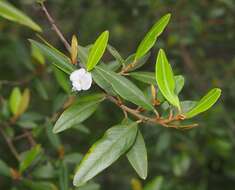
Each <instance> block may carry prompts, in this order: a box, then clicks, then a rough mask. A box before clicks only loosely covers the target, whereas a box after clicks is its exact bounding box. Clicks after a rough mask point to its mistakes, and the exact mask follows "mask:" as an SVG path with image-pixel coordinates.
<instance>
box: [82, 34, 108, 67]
mask: <svg viewBox="0 0 235 190" xmlns="http://www.w3.org/2000/svg"><path fill="white" fill-rule="evenodd" d="M108 39H109V32H108V31H104V32H103V33H102V34H101V35H100V36H99V37H98V39H97V40H96V41H95V44H94V45H93V46H92V48H91V50H90V52H89V55H88V60H87V65H86V66H87V70H88V71H90V70H92V69H93V68H94V67H95V66H96V64H97V63H98V62H99V61H100V59H101V57H102V56H103V54H104V52H105V48H106V46H107V44H108Z"/></svg>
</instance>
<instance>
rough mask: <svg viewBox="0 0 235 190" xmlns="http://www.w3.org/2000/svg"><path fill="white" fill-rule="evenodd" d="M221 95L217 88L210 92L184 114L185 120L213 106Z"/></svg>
mask: <svg viewBox="0 0 235 190" xmlns="http://www.w3.org/2000/svg"><path fill="white" fill-rule="evenodd" d="M220 95H221V90H220V89H219V88H214V89H212V90H210V91H209V92H208V93H207V94H206V95H205V96H204V97H203V98H202V99H201V100H200V101H199V102H198V103H197V104H196V106H195V107H194V108H192V109H191V110H190V111H189V112H187V113H186V114H185V116H186V117H187V118H192V117H194V116H196V115H198V114H200V113H202V112H204V111H206V110H208V109H209V108H210V107H211V106H213V105H214V104H215V103H216V101H217V100H218V99H219V97H220Z"/></svg>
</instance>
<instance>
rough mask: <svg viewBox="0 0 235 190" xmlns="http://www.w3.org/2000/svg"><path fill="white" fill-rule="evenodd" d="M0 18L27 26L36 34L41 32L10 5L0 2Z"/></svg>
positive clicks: (29, 19)
mask: <svg viewBox="0 0 235 190" xmlns="http://www.w3.org/2000/svg"><path fill="white" fill-rule="evenodd" d="M0 16H2V17H4V18H6V19H8V20H11V21H14V22H17V23H19V24H22V25H24V26H27V27H29V28H31V29H33V30H35V31H37V32H41V31H42V29H41V28H40V26H38V24H36V23H35V22H34V21H32V19H31V18H29V17H28V16H26V15H25V14H24V13H23V12H21V11H20V10H18V9H17V8H15V7H14V6H12V5H11V4H10V3H7V2H6V1H0Z"/></svg>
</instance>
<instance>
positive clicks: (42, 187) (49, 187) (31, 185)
mask: <svg viewBox="0 0 235 190" xmlns="http://www.w3.org/2000/svg"><path fill="white" fill-rule="evenodd" d="M22 183H23V184H24V186H25V187H27V189H30V190H58V188H57V187H56V186H55V185H54V184H53V183H50V182H44V181H38V180H37V181H31V180H28V179H23V180H22Z"/></svg>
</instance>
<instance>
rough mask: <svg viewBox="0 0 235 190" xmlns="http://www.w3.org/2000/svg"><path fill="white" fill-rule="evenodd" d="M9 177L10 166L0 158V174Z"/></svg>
mask: <svg viewBox="0 0 235 190" xmlns="http://www.w3.org/2000/svg"><path fill="white" fill-rule="evenodd" d="M1 175H3V176H6V177H11V168H10V167H9V166H8V165H7V164H6V163H5V162H4V161H2V160H0V176H1Z"/></svg>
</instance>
